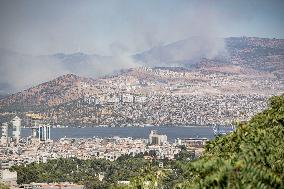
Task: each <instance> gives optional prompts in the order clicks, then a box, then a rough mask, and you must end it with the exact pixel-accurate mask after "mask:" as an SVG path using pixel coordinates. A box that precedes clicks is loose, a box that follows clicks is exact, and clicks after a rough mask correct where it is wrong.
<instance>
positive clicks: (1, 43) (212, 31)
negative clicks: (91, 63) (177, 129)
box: [0, 0, 284, 55]
mask: <svg viewBox="0 0 284 189" xmlns="http://www.w3.org/2000/svg"><path fill="white" fill-rule="evenodd" d="M283 10H284V1H283V0H140V1H135V0H83V1H80V0H76V1H75V0H41V1H38V0H0V48H2V49H9V50H13V51H16V52H21V53H25V54H32V55H42V54H53V53H58V52H63V53H73V52H79V51H80V52H85V53H89V54H100V55H116V54H120V53H121V52H127V53H128V54H134V53H137V52H141V51H144V50H146V49H149V48H151V47H154V46H158V45H161V44H168V43H171V42H174V41H177V40H181V39H185V38H188V37H192V36H200V35H201V36H202V35H203V36H208V35H210V36H212V37H231V36H255V37H269V38H284V26H283V25H284V24H283V23H284V22H283V20H284V11H283Z"/></svg>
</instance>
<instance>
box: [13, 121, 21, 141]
mask: <svg viewBox="0 0 284 189" xmlns="http://www.w3.org/2000/svg"><path fill="white" fill-rule="evenodd" d="M21 121H22V120H21V118H19V117H18V116H16V117H14V119H12V121H11V123H12V127H13V133H12V135H13V136H12V139H13V141H14V142H15V144H19V141H20V137H21Z"/></svg>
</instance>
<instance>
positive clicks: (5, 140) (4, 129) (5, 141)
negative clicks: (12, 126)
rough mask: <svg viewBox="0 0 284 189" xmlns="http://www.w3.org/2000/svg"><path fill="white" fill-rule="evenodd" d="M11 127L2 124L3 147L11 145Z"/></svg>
mask: <svg viewBox="0 0 284 189" xmlns="http://www.w3.org/2000/svg"><path fill="white" fill-rule="evenodd" d="M8 133H9V125H8V123H3V124H2V136H1V145H3V146H7V145H8V144H9V136H8V135H9V134H8Z"/></svg>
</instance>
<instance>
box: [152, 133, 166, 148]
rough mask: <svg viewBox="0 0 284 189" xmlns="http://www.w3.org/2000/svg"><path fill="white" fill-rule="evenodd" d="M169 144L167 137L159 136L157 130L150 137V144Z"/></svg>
mask: <svg viewBox="0 0 284 189" xmlns="http://www.w3.org/2000/svg"><path fill="white" fill-rule="evenodd" d="M165 142H167V135H159V134H158V132H157V131H156V130H152V131H151V132H150V135H149V144H151V145H162V144H164V143H165Z"/></svg>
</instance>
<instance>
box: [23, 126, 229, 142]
mask: <svg viewBox="0 0 284 189" xmlns="http://www.w3.org/2000/svg"><path fill="white" fill-rule="evenodd" d="M219 128H220V130H223V131H226V132H230V130H231V128H229V127H226V126H220V127H219ZM151 130H157V131H158V133H159V134H164V135H167V137H168V140H170V141H173V140H175V139H177V138H180V139H183V138H208V139H213V138H214V132H213V127H211V126H203V127H201V126H189V127H178V126H177V127H173V126H171V127H164V126H159V127H157V126H147V127H84V128H75V127H69V128H51V139H53V140H57V139H60V138H64V137H66V138H94V137H97V138H109V137H114V136H118V137H132V138H133V139H137V138H148V136H149V133H150V131H151ZM30 135H31V129H30V128H22V130H21V136H22V137H28V136H30Z"/></svg>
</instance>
